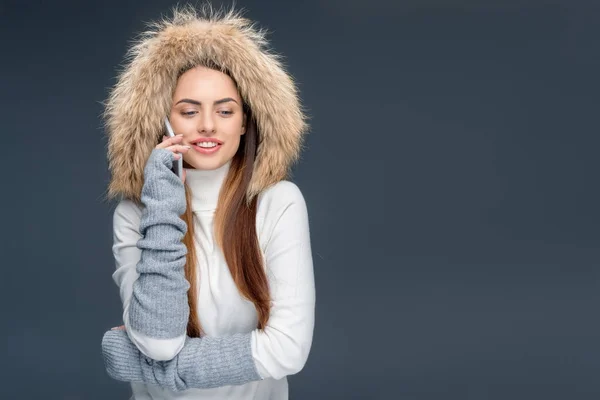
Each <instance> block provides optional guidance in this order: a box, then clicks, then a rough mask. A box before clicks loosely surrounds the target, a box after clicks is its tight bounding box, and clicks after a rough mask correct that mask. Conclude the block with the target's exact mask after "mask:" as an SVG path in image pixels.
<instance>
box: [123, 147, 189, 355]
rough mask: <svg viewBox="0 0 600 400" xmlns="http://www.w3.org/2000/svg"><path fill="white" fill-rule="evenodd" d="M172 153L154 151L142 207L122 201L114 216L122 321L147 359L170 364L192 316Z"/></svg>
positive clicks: (180, 195) (180, 190) (182, 196)
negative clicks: (185, 272) (190, 314)
mask: <svg viewBox="0 0 600 400" xmlns="http://www.w3.org/2000/svg"><path fill="white" fill-rule="evenodd" d="M171 163H172V152H170V151H168V150H165V149H155V150H153V152H152V154H151V156H150V158H149V159H148V163H147V165H146V167H145V170H144V176H145V181H144V187H143V189H142V197H141V199H142V203H143V204H144V206H145V207H143V208H142V210H141V211H140V210H139V208H138V207H137V206H136V205H135V204H134V203H133V202H132V201H130V200H123V201H121V203H119V205H118V206H117V208H116V209H115V213H114V217H113V238H114V242H113V255H114V258H115V262H116V267H117V270H116V272H115V273H114V274H113V279H114V280H115V282H116V283H117V285H118V286H119V288H120V294H121V299H122V302H123V309H124V312H123V322H124V325H125V327H126V331H127V333H128V335H129V337H130V339H131V341H132V342H133V343H134V344H135V345H136V346H137V348H138V349H139V350H140V351H141V352H142V353H143V354H144V355H146V356H148V357H150V358H152V359H155V360H170V359H172V358H174V357H175V356H176V355H177V353H178V352H179V351H180V350H181V349H182V348H183V345H184V341H185V337H186V334H185V332H186V327H187V321H188V315H189V306H188V303H187V290H188V288H189V283H188V282H187V280H186V279H185V274H184V269H183V268H184V265H185V261H186V260H185V256H186V254H187V249H186V247H185V245H184V244H183V243H182V242H181V240H182V238H183V235H184V234H185V232H186V229H187V226H186V224H185V222H184V221H183V220H182V219H181V218H180V215H181V214H183V212H185V192H184V189H183V183H182V182H181V181H180V180H179V178H178V177H177V176H176V175H175V174H173V172H172V171H171V170H170V164H171Z"/></svg>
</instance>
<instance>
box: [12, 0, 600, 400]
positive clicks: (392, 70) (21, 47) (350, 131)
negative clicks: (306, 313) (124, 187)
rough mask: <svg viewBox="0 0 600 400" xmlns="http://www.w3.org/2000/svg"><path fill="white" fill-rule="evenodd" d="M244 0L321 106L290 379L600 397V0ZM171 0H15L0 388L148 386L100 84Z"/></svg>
mask: <svg viewBox="0 0 600 400" xmlns="http://www.w3.org/2000/svg"><path fill="white" fill-rule="evenodd" d="M237 3H238V5H239V6H242V7H245V8H246V9H247V10H248V12H247V14H246V15H247V16H248V17H250V18H253V19H256V20H257V21H258V22H259V23H260V24H261V26H264V27H266V28H268V29H269V30H270V31H271V35H270V39H271V41H272V44H273V46H274V48H275V50H276V51H277V52H279V53H282V54H283V55H284V56H285V57H286V58H285V60H286V63H287V65H288V66H289V70H290V72H291V73H292V74H293V75H294V77H295V78H296V79H297V81H298V83H299V87H300V90H301V95H302V100H303V103H304V104H305V105H306V107H307V108H308V111H309V114H310V115H311V117H312V120H311V125H312V130H311V133H310V135H309V138H308V141H307V151H306V152H305V153H304V154H303V157H302V161H301V162H300V163H299V164H298V165H297V166H296V167H295V169H294V173H295V174H294V181H295V182H296V183H297V184H298V185H299V187H300V188H301V190H302V191H303V193H304V196H305V198H306V201H307V204H308V207H309V213H310V224H311V237H312V243H313V255H314V267H315V275H316V282H317V317H316V327H315V336H314V342H313V347H312V351H311V354H310V357H309V360H308V363H307V364H306V366H305V368H304V369H303V370H302V371H301V373H299V374H298V375H296V376H292V377H290V395H291V399H292V400H295V399H338V398H340V399H419V400H421V399H457V400H458V399H460V400H463V399H477V400H479V399H592V398H593V399H596V398H598V396H600V380H599V379H598V376H599V373H600V371H599V367H600V346H599V344H598V343H599V340H598V339H599V334H600V329H599V328H600V323H599V318H598V310H599V301H600V294H599V293H600V292H599V290H598V289H599V287H598V286H599V284H598V279H599V278H600V276H599V270H598V268H597V265H598V262H599V260H600V246H599V244H598V243H599V242H598V240H599V239H600V234H599V231H598V226H599V223H600V213H599V212H598V204H599V202H600V192H599V190H598V183H597V182H598V179H597V174H598V167H599V166H600V165H599V161H598V157H597V154H598V145H599V140H598V137H597V135H598V115H599V112H598V106H599V105H600V104H599V103H600V101H599V98H598V94H599V89H600V80H599V78H598V71H599V67H600V57H599V52H600V47H599V46H598V40H599V39H600V24H599V18H600V6H599V3H598V2H597V1H596V2H594V1H573V0H570V1H568V0H564V1H559V0H555V1H551V0H548V1H516V0H515V1H493V0H487V1H466V0H463V1H458V0H455V1H442V0H419V1H395V2H391V1H382V0H369V1H358V0H352V1H348V0H329V1H314V0H313V1H310V0H305V1H302V2H299V1H297V2H292V1H265V0H252V1H250V0H243V1H242V0H239V1H238V2H237ZM173 4H175V3H174V2H171V1H158V0H154V1H144V2H140V1H124V0H119V1H116V0H111V1H102V2H100V1H97V2H91V1H89V2H88V1H77V2H75V1H73V2H67V1H54V2H41V1H26V2H24V1H8V0H2V1H1V2H0V17H1V23H0V40H1V41H2V55H1V58H2V63H1V66H0V69H1V74H0V76H1V78H0V79H1V80H2V86H1V88H2V89H1V91H0V95H1V96H2V111H1V117H2V120H1V124H2V125H1V126H2V132H3V140H4V146H3V148H4V151H3V156H2V162H3V164H4V173H3V174H2V179H3V187H2V193H3V195H2V210H3V212H2V214H3V218H2V219H3V221H2V222H3V227H4V229H3V230H2V237H1V238H0V243H2V254H3V257H4V259H3V263H2V264H3V269H4V274H5V275H4V278H3V279H1V280H0V282H1V283H0V285H1V287H0V289H1V290H0V293H1V296H2V297H1V299H0V300H1V301H2V309H3V311H2V317H3V318H2V323H1V324H2V325H1V328H2V329H1V332H2V336H3V338H2V343H3V344H5V345H3V346H2V347H3V348H5V349H6V350H5V351H7V352H6V353H5V354H4V357H3V358H2V363H1V364H0V365H1V367H0V368H1V370H0V376H1V377H2V378H1V380H2V384H1V385H0V398H3V399H4V398H6V399H8V398H11V399H34V398H35V399H69V400H75V399H86V400H93V399H126V398H127V396H128V394H129V387H128V385H127V384H125V383H121V382H116V381H112V380H111V379H110V378H109V377H108V376H107V374H106V373H105V371H104V367H103V363H102V358H101V354H100V340H101V337H102V334H103V333H104V331H106V330H107V329H109V328H110V327H112V326H115V325H119V324H120V323H121V320H120V317H121V304H120V299H119V295H118V289H117V287H116V285H115V284H114V283H113V281H112V279H111V274H112V272H113V270H114V261H113V259H112V253H111V244H112V209H113V207H114V204H108V203H103V202H102V196H103V194H104V190H105V189H106V185H107V183H108V178H109V175H108V171H107V163H106V158H105V157H106V153H105V150H106V149H105V145H106V141H105V138H104V137H103V131H102V128H101V121H100V118H99V117H100V113H101V111H102V108H101V105H100V101H102V100H104V99H105V98H106V95H107V93H108V88H109V87H110V85H112V84H113V83H114V82H115V81H114V78H115V70H116V68H117V66H118V65H119V63H121V62H122V61H123V56H124V54H125V50H126V48H127V46H128V41H129V40H130V39H131V38H132V37H133V36H134V35H135V34H136V33H137V32H139V31H140V30H141V29H143V23H144V21H149V20H153V19H155V18H157V17H158V16H159V15H160V14H161V13H168V11H169V8H170V7H171V6H172V5H173ZM215 4H218V3H215ZM227 4H229V3H227Z"/></svg>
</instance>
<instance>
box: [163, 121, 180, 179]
mask: <svg viewBox="0 0 600 400" xmlns="http://www.w3.org/2000/svg"><path fill="white" fill-rule="evenodd" d="M165 126H166V127H167V134H168V135H169V136H170V137H174V136H175V133H174V132H173V128H172V127H171V123H170V122H169V117H165ZM177 154H179V155H180V156H181V157H179V160H175V161H173V172H174V173H175V174H176V175H177V176H178V177H179V178H180V179H182V174H183V154H181V153H177Z"/></svg>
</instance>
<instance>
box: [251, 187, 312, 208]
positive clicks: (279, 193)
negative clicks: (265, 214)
mask: <svg viewBox="0 0 600 400" xmlns="http://www.w3.org/2000/svg"><path fill="white" fill-rule="evenodd" d="M294 203H300V204H302V205H304V203H305V200H304V195H303V194H302V191H301V190H300V188H299V187H298V185H297V184H295V183H294V182H292V181H288V180H285V179H284V180H281V181H279V182H277V183H275V184H273V185H271V186H269V187H268V188H266V189H265V190H263V191H262V192H261V193H260V195H259V196H258V209H259V210H260V209H265V210H272V211H275V210H280V209H282V208H285V207H287V206H289V205H290V204H294Z"/></svg>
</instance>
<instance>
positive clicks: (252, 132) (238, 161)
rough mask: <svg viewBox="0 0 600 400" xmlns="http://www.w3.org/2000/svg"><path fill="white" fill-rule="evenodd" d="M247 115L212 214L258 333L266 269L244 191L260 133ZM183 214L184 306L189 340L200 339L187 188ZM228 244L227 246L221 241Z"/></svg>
mask: <svg viewBox="0 0 600 400" xmlns="http://www.w3.org/2000/svg"><path fill="white" fill-rule="evenodd" d="M244 110H245V113H246V118H247V119H246V125H247V126H246V133H245V134H244V135H242V136H241V138H240V146H239V148H238V151H237V152H236V154H235V155H234V157H233V159H232V161H231V166H230V168H229V172H228V174H227V177H226V178H225V180H224V182H223V186H222V187H221V191H220V193H219V201H218V205H217V209H216V211H215V222H214V232H213V234H214V236H215V239H216V242H217V244H218V245H219V247H220V248H221V250H222V251H223V255H224V256H225V261H226V262H227V265H228V267H229V271H230V272H231V276H232V277H233V280H234V282H235V284H236V286H237V288H238V290H239V292H240V293H241V295H242V296H244V297H245V298H246V299H248V300H249V301H251V302H253V303H254V306H255V307H256V311H257V314H258V328H259V329H264V328H265V326H266V325H267V321H268V319H269V312H270V308H271V297H270V293H269V284H268V281H267V276H266V273H265V269H264V260H263V257H262V253H261V249H260V244H259V241H258V236H257V233H256V210H257V200H258V196H255V197H254V198H253V199H252V201H251V202H248V201H247V199H246V190H247V188H248V184H249V183H250V178H251V177H252V171H253V169H254V160H255V157H256V152H257V148H258V135H259V132H258V129H257V126H256V121H255V120H254V119H253V117H252V112H251V110H250V108H249V107H247V106H246V105H244ZM185 197H186V202H187V209H186V212H185V214H184V215H183V216H182V219H183V220H184V221H185V222H186V224H187V226H188V230H187V232H186V234H185V236H184V238H183V243H184V244H185V245H186V247H187V250H188V251H187V255H186V264H185V277H186V279H187V280H188V282H189V283H190V288H189V291H188V304H189V307H190V316H189V320H188V325H187V335H188V336H190V337H200V336H202V335H203V334H204V332H203V330H202V327H201V325H200V321H199V319H198V285H197V279H198V274H197V269H198V258H197V257H196V251H195V247H194V221H193V212H192V211H191V197H192V196H191V191H190V188H189V187H188V186H187V184H186V185H185ZM225 239H226V240H225Z"/></svg>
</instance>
